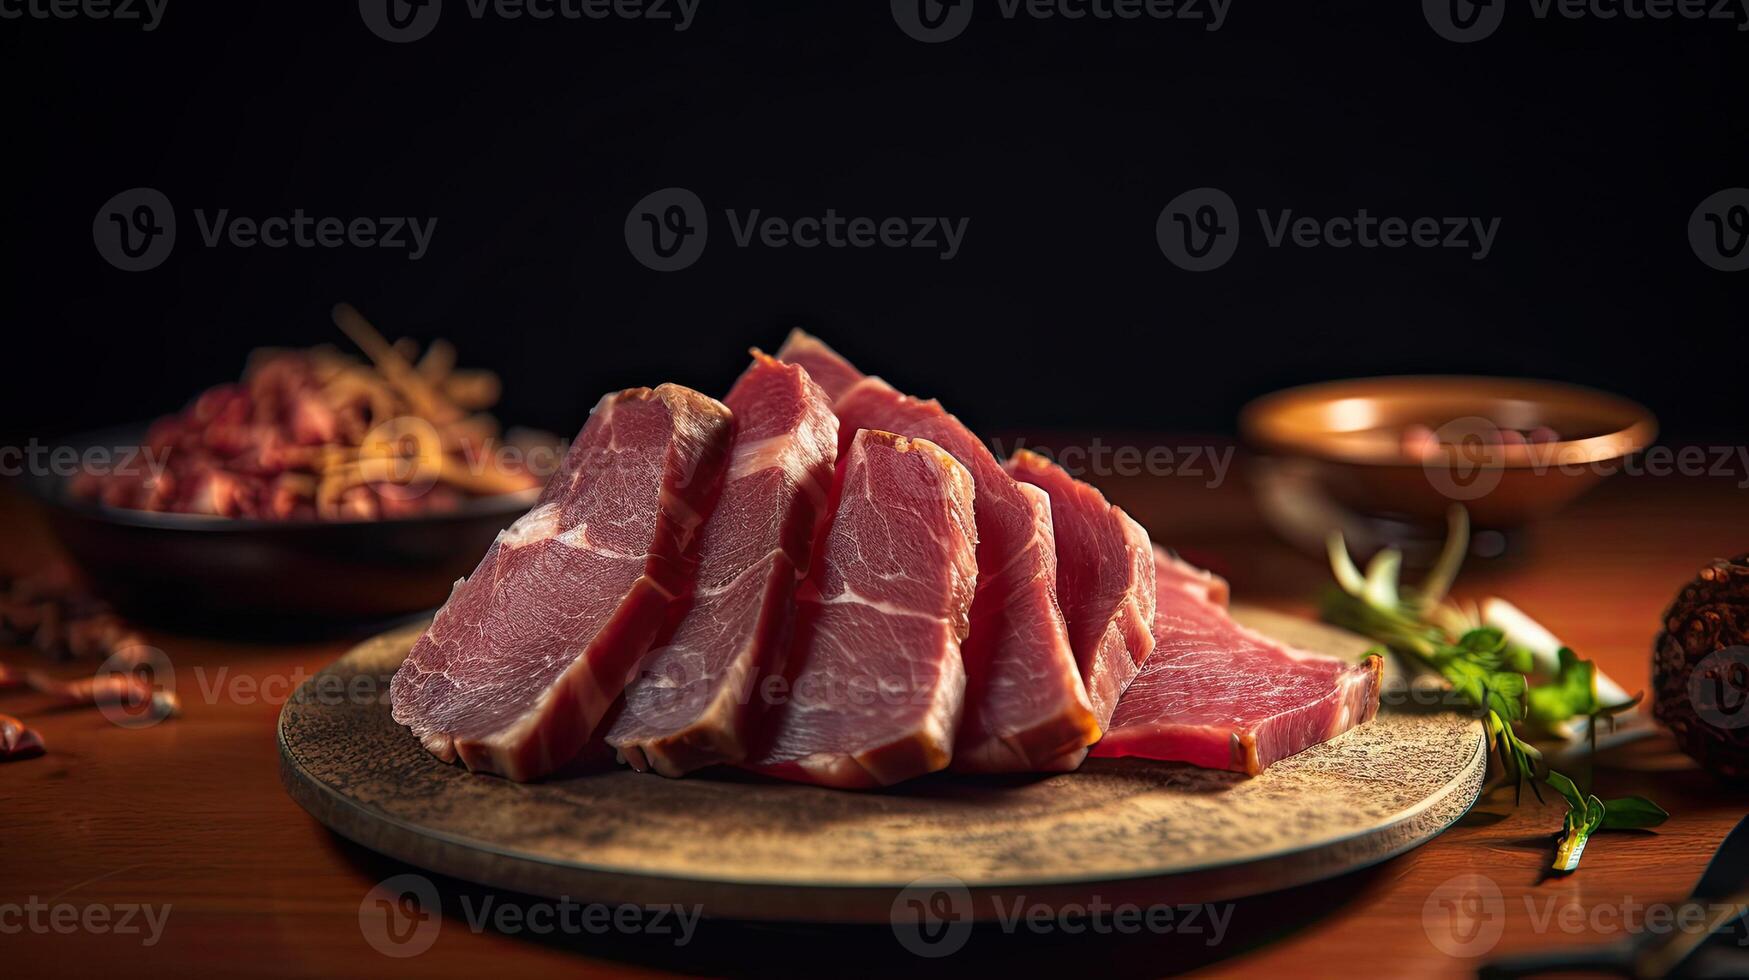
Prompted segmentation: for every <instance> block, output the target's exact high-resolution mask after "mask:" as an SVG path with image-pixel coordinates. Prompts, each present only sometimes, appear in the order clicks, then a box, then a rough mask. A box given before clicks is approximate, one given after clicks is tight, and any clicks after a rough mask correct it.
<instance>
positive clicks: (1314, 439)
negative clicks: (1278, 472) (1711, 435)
mask: <svg viewBox="0 0 1749 980" xmlns="http://www.w3.org/2000/svg"><path fill="white" fill-rule="evenodd" d="M1239 427H1240V431H1241V432H1242V433H1243V434H1244V436H1245V438H1246V440H1247V441H1248V442H1249V443H1250V444H1251V445H1252V446H1253V447H1255V448H1256V449H1258V450H1260V451H1262V452H1264V453H1268V454H1271V455H1277V456H1282V457H1287V458H1289V459H1292V460H1295V461H1296V464H1297V465H1299V466H1301V467H1303V468H1304V469H1305V470H1306V471H1307V472H1309V473H1310V474H1311V475H1312V479H1313V480H1314V481H1315V483H1316V485H1317V486H1318V487H1319V489H1321V490H1322V491H1323V492H1324V493H1325V494H1327V495H1328V496H1329V497H1330V498H1331V499H1332V500H1334V501H1335V502H1337V503H1338V504H1340V505H1342V506H1344V507H1347V508H1349V509H1351V510H1353V511H1356V512H1358V513H1361V514H1368V515H1392V516H1400V517H1403V518H1406V519H1408V520H1411V521H1417V522H1425V523H1437V522H1439V521H1441V520H1442V519H1443V515H1444V514H1445V513H1446V511H1447V510H1449V509H1450V507H1451V505H1452V504H1453V503H1454V502H1456V503H1461V504H1463V505H1464V506H1465V507H1467V508H1469V511H1470V516H1471V519H1472V520H1474V521H1475V522H1476V523H1477V524H1478V525H1480V526H1483V527H1492V528H1500V529H1508V528H1515V527H1519V526H1522V525H1524V524H1527V523H1529V522H1531V521H1534V520H1537V519H1539V518H1543V517H1547V516H1548V515H1550V514H1553V513H1555V512H1556V511H1558V510H1560V509H1561V508H1562V507H1564V506H1565V505H1566V504H1567V503H1568V502H1570V501H1571V500H1572V499H1573V498H1575V497H1577V496H1578V495H1579V494H1581V493H1584V492H1585V491H1586V490H1587V489H1589V488H1590V487H1591V486H1592V485H1593V484H1595V483H1596V482H1597V481H1598V480H1600V479H1602V478H1603V477H1604V476H1607V475H1609V474H1610V473H1612V472H1615V471H1617V470H1619V469H1621V461H1622V459H1623V458H1624V457H1626V456H1628V455H1630V454H1632V453H1636V452H1639V451H1640V450H1643V449H1645V448H1646V447H1647V446H1648V445H1650V444H1651V442H1652V439H1653V438H1654V437H1655V436H1656V435H1657V432H1658V423H1657V420H1656V419H1654V418H1653V417H1652V413H1651V412H1649V411H1647V410H1646V408H1645V407H1644V406H1641V405H1638V404H1635V403H1634V402H1631V401H1629V400H1627V399H1625V398H1620V397H1618V396H1615V395H1610V394H1606V393H1604V392H1601V391H1596V390H1593V389H1590V388H1583V387H1580V386H1578V385H1569V384H1561V383H1558V382H1553V381H1535V380H1530V379H1524V378H1488V377H1463V376H1453V375H1432V376H1419V377H1418V376H1403V377H1388V378H1357V379H1354V380H1350V381H1330V382H1326V383H1323V384H1314V385H1306V386H1304V387H1300V388H1289V389H1287V390H1285V391H1278V392H1275V393H1274V394H1270V395H1265V396H1264V397H1262V398H1259V399H1257V400H1256V401H1254V402H1252V403H1251V404H1249V405H1247V406H1245V409H1244V411H1243V412H1242V413H1241V415H1240V417H1239ZM1534 430H1544V432H1543V434H1542V438H1545V439H1546V441H1538V442H1526V441H1524V440H1523V439H1522V438H1521V436H1522V434H1523V433H1525V432H1532V431H1534ZM1547 430H1553V431H1552V436H1551V435H1549V434H1548V432H1547ZM1406 433H1414V435H1408V436H1406Z"/></svg>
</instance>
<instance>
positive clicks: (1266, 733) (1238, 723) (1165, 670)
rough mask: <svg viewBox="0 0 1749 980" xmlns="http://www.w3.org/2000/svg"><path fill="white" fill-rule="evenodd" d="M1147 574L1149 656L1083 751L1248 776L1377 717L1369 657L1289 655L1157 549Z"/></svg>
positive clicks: (1209, 579) (1216, 585)
mask: <svg viewBox="0 0 1749 980" xmlns="http://www.w3.org/2000/svg"><path fill="white" fill-rule="evenodd" d="M1154 568H1155V582H1156V587H1157V601H1156V608H1155V611H1154V654H1153V656H1151V657H1149V658H1148V662H1147V663H1146V664H1144V665H1143V666H1142V673H1141V675H1140V676H1138V677H1137V678H1136V680H1135V683H1133V684H1131V685H1130V689H1129V691H1128V692H1126V693H1125V694H1124V697H1123V700H1122V701H1121V702H1119V704H1118V706H1117V712H1116V713H1115V714H1114V715H1113V716H1112V719H1111V725H1110V727H1108V728H1107V729H1106V733H1105V738H1104V739H1102V740H1101V741H1100V742H1099V744H1098V745H1095V746H1094V747H1093V753H1092V754H1093V755H1095V756H1107V757H1111V756H1139V757H1141V758H1145V759H1160V760H1165V761H1170V762H1189V763H1193V764H1195V765H1199V766H1204V767H1206V768H1209V769H1231V770H1234V771H1236V772H1244V773H1249V774H1251V775H1256V774H1257V773H1260V772H1262V771H1263V770H1264V769H1266V768H1268V767H1269V766H1270V765H1271V764H1272V763H1274V762H1276V761H1277V760H1279V759H1285V758H1287V757H1288V756H1290V755H1293V754H1294V753H1296V752H1300V751H1303V750H1305V749H1307V748H1310V747H1311V746H1313V745H1317V744H1318V743H1320V742H1325V741H1328V740H1330V739H1332V738H1335V737H1336V736H1337V735H1340V734H1342V733H1343V732H1345V731H1347V730H1349V729H1350V728H1353V727H1354V726H1356V725H1360V724H1364V723H1365V722H1367V721H1369V720H1371V719H1372V717H1373V716H1374V715H1375V714H1377V713H1378V707H1379V679H1380V676H1381V673H1382V671H1383V669H1384V664H1383V661H1381V660H1380V659H1379V658H1378V657H1376V656H1372V657H1368V658H1366V660H1365V661H1363V662H1362V663H1360V664H1349V663H1347V662H1345V661H1342V660H1338V659H1336V658H1335V657H1327V656H1324V655H1323V654H1318V653H1311V652H1308V651H1305V650H1297V649H1294V648H1293V647H1290V646H1287V645H1286V644H1283V643H1280V642H1277V641H1275V640H1272V639H1270V638H1268V637H1266V636H1263V635H1262V634H1260V633H1258V632H1256V631H1255V630H1251V629H1247V628H1246V627H1244V626H1241V625H1239V624H1238V623H1236V622H1234V621H1233V620H1232V618H1231V617H1229V616H1228V615H1227V610H1226V608H1225V601H1226V594H1227V590H1226V583H1225V582H1223V581H1221V580H1220V579H1218V578H1215V577H1214V576H1212V575H1209V574H1208V573H1207V572H1203V571H1201V570H1200V569H1197V568H1194V567H1193V566H1190V565H1187V564H1186V563H1184V562H1182V561H1180V560H1178V559H1176V558H1173V557H1172V556H1170V555H1168V554H1167V553H1166V552H1165V551H1163V550H1160V549H1155V552H1154Z"/></svg>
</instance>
